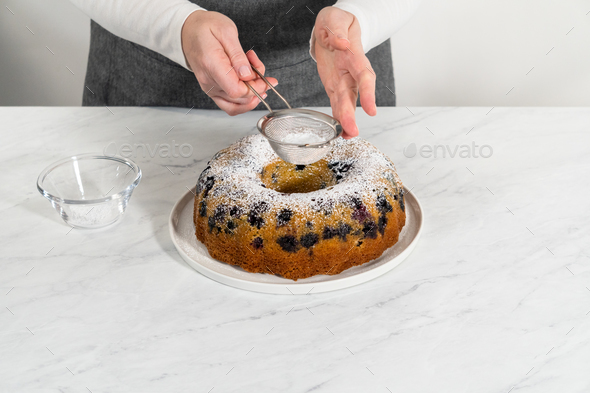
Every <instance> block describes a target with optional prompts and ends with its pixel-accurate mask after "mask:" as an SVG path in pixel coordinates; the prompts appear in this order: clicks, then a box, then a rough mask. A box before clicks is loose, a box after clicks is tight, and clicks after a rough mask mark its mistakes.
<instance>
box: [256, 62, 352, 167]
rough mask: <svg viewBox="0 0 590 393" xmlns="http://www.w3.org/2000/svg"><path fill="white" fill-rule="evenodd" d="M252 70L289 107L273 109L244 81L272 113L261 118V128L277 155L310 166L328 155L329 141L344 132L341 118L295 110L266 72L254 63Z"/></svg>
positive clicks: (259, 123) (288, 160)
mask: <svg viewBox="0 0 590 393" xmlns="http://www.w3.org/2000/svg"><path fill="white" fill-rule="evenodd" d="M252 69H253V70H254V72H256V74H258V76H260V78H262V80H264V82H265V83H266V85H267V86H268V87H269V88H270V89H271V90H272V91H274V92H275V94H276V95H278V96H279V98H280V99H281V100H283V102H284V103H285V104H286V105H287V107H288V108H289V109H283V110H280V111H273V110H272V108H271V107H270V105H268V103H267V102H266V101H264V99H263V98H262V97H261V96H260V94H258V92H257V91H256V90H255V89H254V88H252V86H251V85H250V84H249V83H248V82H246V81H244V83H245V84H246V86H248V88H249V89H250V90H251V91H252V93H254V94H255V95H256V97H258V99H259V100H260V101H261V102H262V103H263V104H264V105H265V106H266V107H267V108H268V111H269V112H270V113H269V114H268V115H266V116H264V117H262V118H261V119H260V120H258V130H259V131H260V132H261V133H262V135H264V136H265V137H266V138H267V139H268V143H270V145H271V146H272V148H273V150H274V151H275V152H276V153H277V155H278V156H279V157H281V158H282V159H283V160H285V161H287V162H290V163H292V164H297V165H307V164H311V163H314V162H316V161H318V160H320V159H321V158H322V157H323V156H325V155H326V154H328V151H329V149H328V148H329V147H330V142H332V141H333V140H334V139H336V138H338V137H339V136H340V135H341V134H342V126H341V125H340V123H339V122H338V120H336V119H334V118H333V117H331V116H328V115H326V114H325V113H322V112H317V111H312V110H309V109H292V108H291V105H289V103H288V102H287V100H285V98H284V97H283V96H282V95H281V94H280V93H279V92H278V91H277V90H276V89H275V88H274V87H273V85H271V84H270V83H269V82H268V80H266V78H265V77H264V75H262V73H261V72H260V71H258V70H257V69H256V67H254V66H252Z"/></svg>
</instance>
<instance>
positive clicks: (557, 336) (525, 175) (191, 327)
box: [0, 107, 590, 393]
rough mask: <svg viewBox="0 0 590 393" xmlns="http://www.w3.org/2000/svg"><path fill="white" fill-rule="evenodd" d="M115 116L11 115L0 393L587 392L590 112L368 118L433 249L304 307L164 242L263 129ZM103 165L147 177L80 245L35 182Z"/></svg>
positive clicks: (87, 112) (156, 112)
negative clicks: (210, 177) (51, 167)
mask: <svg viewBox="0 0 590 393" xmlns="http://www.w3.org/2000/svg"><path fill="white" fill-rule="evenodd" d="M320 109H321V110H324V111H325V110H326V108H320ZM110 110H111V111H112V113H111V112H110V111H109V110H107V109H106V108H0V115H1V118H2V122H0V138H1V142H2V143H1V145H0V151H1V153H2V154H1V155H0V164H1V169H2V170H1V171H0V183H1V184H2V187H1V188H0V195H1V198H0V215H1V216H2V224H3V225H2V226H1V228H0V234H1V244H2V252H1V253H0V392H41V391H43V392H68V393H69V392H87V391H90V392H92V393H101V392H176V391H191V392H205V393H206V392H212V393H215V392H277V391H288V392H365V391H374V392H384V393H387V391H388V390H389V391H391V392H430V391H436V392H453V393H457V392H474V391H477V392H510V391H512V392H519V393H521V392H535V393H537V392H556V391H567V392H586V391H589V390H590V377H588V364H590V333H589V332H590V313H589V312H590V289H589V288H590V250H589V248H588V247H589V246H588V244H589V242H588V240H589V239H590V224H589V221H590V204H589V203H588V195H589V194H590V185H589V184H588V182H587V179H588V177H589V176H588V175H589V174H590V173H589V172H590V134H589V133H588V130H587V125H588V124H589V123H590V109H586V108H494V109H493V110H492V111H490V108H477V107H471V108H409V109H406V108H403V107H402V108H379V111H378V115H377V116H376V117H372V118H371V117H368V116H366V115H363V114H362V113H360V112H359V113H358V121H359V126H360V127H359V128H360V130H361V135H362V137H364V138H366V139H367V140H369V141H370V142H371V143H373V144H374V145H375V146H377V147H378V148H379V149H380V150H381V151H383V152H384V153H386V154H387V155H389V156H390V157H391V158H392V160H393V161H394V162H395V164H396V167H397V170H398V172H399V174H400V177H401V179H402V181H403V182H404V184H405V185H406V186H407V187H408V188H410V189H412V191H413V192H414V193H415V194H416V196H417V197H418V198H419V199H420V201H421V203H422V205H423V207H424V210H425V218H426V219H425V228H424V233H423V235H422V238H421V240H420V243H419V244H418V246H417V248H416V249H415V251H414V252H413V254H412V255H411V256H410V257H409V258H408V259H407V260H406V261H404V262H403V263H402V264H401V265H400V266H398V267H397V268H395V269H394V270H392V271H391V272H389V273H388V274H386V275H384V276H382V277H380V278H378V279H375V280H373V281H371V282H368V283H366V284H363V285H360V286H356V287H353V288H349V289H346V290H341V291H335V292H329V293H323V294H314V293H313V291H312V292H311V293H310V294H308V295H300V296H274V295H265V294H260V293H253V292H247V291H241V290H238V289H234V288H230V287H227V286H224V285H221V284H218V283H216V282H214V281H211V280H209V279H208V278H206V277H203V276H201V275H200V274H199V273H197V272H196V271H194V270H193V269H192V268H190V267H189V266H188V265H187V264H186V263H185V262H184V261H183V260H182V259H181V258H180V256H179V255H178V254H177V252H176V250H175V248H174V246H173V244H172V242H171V239H170V237H169V235H168V224H167V220H168V215H169V213H170V210H171V209H172V206H173V205H174V203H175V202H176V201H177V200H178V199H179V198H180V197H181V196H182V195H183V194H184V193H185V192H186V189H187V187H188V188H190V187H192V186H194V184H195V182H196V180H197V177H198V175H199V173H200V172H201V171H202V170H203V168H204V167H205V165H206V162H207V160H208V159H209V158H210V157H211V156H212V155H213V154H214V153H215V152H217V151H218V150H220V149H222V148H224V147H226V146H227V145H229V144H230V143H232V142H233V141H235V140H237V139H238V138H240V137H242V136H244V135H247V134H250V133H253V132H255V124H256V120H257V119H258V118H259V117H260V116H261V115H262V112H255V113H248V114H245V115H241V116H237V117H233V118H230V117H228V116H226V115H225V114H224V113H222V112H220V111H199V110H192V111H190V112H189V113H188V114H187V113H186V112H187V110H186V109H174V108H117V107H114V108H110ZM473 144H475V145H477V146H483V145H486V146H489V147H491V149H492V150H493V153H492V154H491V155H490V156H489V157H488V158H484V157H481V156H479V157H475V156H474V154H473V152H474V148H473V146H474V145H473ZM165 145H168V148H167V149H168V150H166V147H165ZM183 145H184V147H183V148H182V149H180V147H181V146H183ZM412 145H413V146H415V149H413V148H412V147H411V146H412ZM163 146H164V147H163ZM188 146H190V149H189V147H188ZM105 149H111V151H112V149H114V150H115V151H117V152H119V153H120V152H121V151H122V152H123V153H125V154H127V153H129V154H130V155H131V158H132V159H134V160H135V161H136V162H137V164H138V165H139V166H140V167H141V169H142V171H143V173H144V177H143V180H142V182H141V184H140V185H139V187H138V188H137V189H136V191H135V192H134V194H133V197H132V199H131V202H130V204H129V207H128V210H127V213H126V215H125V216H124V218H123V219H122V220H121V221H120V222H118V223H117V224H115V225H114V226H112V227H108V228H105V229H100V230H78V229H74V230H71V228H70V227H68V226H67V225H66V224H65V223H64V222H63V221H61V219H60V218H59V217H58V215H57V214H56V213H55V211H53V210H52V208H51V206H50V204H49V202H48V201H47V200H45V199H44V198H43V197H41V195H40V194H39V193H38V192H37V190H36V187H35V182H36V178H37V175H38V174H39V173H40V172H41V170H42V169H43V168H44V167H45V166H47V165H48V164H50V163H51V162H53V161H56V160H58V159H60V158H63V157H66V156H69V155H72V154H76V153H85V152H103V151H105ZM455 149H457V151H459V152H460V151H461V149H463V151H464V154H463V155H464V157H460V156H459V154H458V153H457V154H456V155H454V156H451V155H450V153H449V152H452V151H454V150H455ZM469 149H471V150H469ZM189 150H190V154H189V153H188V152H189ZM413 151H414V154H413V155H412V152H413ZM404 152H405V154H404ZM429 152H430V153H429ZM434 152H436V155H435V154H434ZM443 153H444V155H443ZM467 153H469V156H465V155H466V154H467Z"/></svg>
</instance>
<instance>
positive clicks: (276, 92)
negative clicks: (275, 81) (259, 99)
mask: <svg viewBox="0 0 590 393" xmlns="http://www.w3.org/2000/svg"><path fill="white" fill-rule="evenodd" d="M250 67H252V69H253V70H254V72H255V73H257V74H258V76H259V77H261V78H262V80H263V81H264V82H265V83H266V84H267V85H268V87H270V88H271V89H272V91H274V92H275V94H276V95H278V96H279V98H280V99H281V100H283V102H284V103H285V104H286V105H287V107H288V108H289V109H293V108H291V105H289V103H288V102H287V100H285V97H283V96H282V95H281V93H279V92H278V91H277V90H276V89H275V88H274V87H273V85H271V84H270V82H269V81H268V80H267V79H266V78H265V77H264V75H262V73H261V72H260V71H258V70H257V69H256V67H254V66H253V65H252V64H250ZM250 89H252V88H250ZM257 95H258V94H257ZM265 104H266V102H265ZM266 107H267V108H268V109H269V110H270V108H269V107H268V105H267V106H266ZM271 112H272V110H271Z"/></svg>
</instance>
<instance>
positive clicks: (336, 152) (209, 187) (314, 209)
mask: <svg viewBox="0 0 590 393" xmlns="http://www.w3.org/2000/svg"><path fill="white" fill-rule="evenodd" d="M405 219H406V216H405V206H404V199H403V188H402V184H401V181H400V180H399V177H398V176H397V173H396V172H395V167H394V165H393V163H392V162H391V161H390V160H389V159H388V158H387V157H386V156H385V155H383V154H382V153H381V152H379V151H378V150H377V149H376V148H375V147H374V146H372V145H371V144H370V143H368V142H366V141H364V140H362V139H360V138H354V139H352V140H348V141H346V140H343V139H338V140H337V141H335V143H334V147H333V149H332V151H331V152H330V153H329V154H328V155H327V156H326V158H324V159H322V160H320V161H319V162H316V163H314V164H311V165H306V166H296V165H293V164H288V163H286V162H284V161H282V160H280V159H279V158H278V157H277V156H276V154H275V153H274V152H273V151H272V149H271V148H270V146H269V145H268V142H266V140H265V139H264V138H263V137H262V136H260V135H252V136H248V137H246V138H243V139H241V140H240V141H238V142H236V143H235V144H233V145H232V146H230V147H228V148H227V149H224V150H222V151H220V152H219V153H217V154H216V155H215V156H214V157H213V159H212V160H211V161H210V162H209V163H208V166H207V168H206V169H205V170H204V171H203V172H202V173H201V176H200V177H199V182H198V184H197V193H196V197H195V208H194V222H195V228H196V236H197V239H198V240H199V241H201V242H202V243H203V244H204V245H205V246H206V247H207V249H208V251H209V254H210V255H211V257H213V258H215V259H217V260H219V261H222V262H225V263H229V264H231V265H236V266H240V267H241V268H243V269H244V270H246V271H248V272H254V273H267V274H276V275H279V276H282V277H285V278H289V279H293V280H297V279H300V278H307V277H311V276H314V275H317V274H329V275H334V274H338V273H341V272H342V271H344V270H346V269H348V268H350V267H352V266H357V265H361V264H363V263H366V262H369V261H371V260H373V259H375V258H378V257H379V256H380V255H381V254H382V253H383V251H385V250H386V249H387V248H389V247H391V246H392V245H393V244H395V243H396V242H397V241H398V238H399V234H400V232H401V230H402V228H403V226H404V224H405Z"/></svg>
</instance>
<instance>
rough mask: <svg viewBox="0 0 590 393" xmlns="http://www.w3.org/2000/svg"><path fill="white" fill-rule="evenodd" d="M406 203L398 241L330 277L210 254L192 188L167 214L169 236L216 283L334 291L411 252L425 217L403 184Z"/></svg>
mask: <svg viewBox="0 0 590 393" xmlns="http://www.w3.org/2000/svg"><path fill="white" fill-rule="evenodd" d="M404 191H405V194H404V201H405V204H406V225H405V226H404V228H403V229H402V232H401V233H400V237H399V240H398V242H397V243H396V244H394V245H393V246H392V247H390V248H388V249H387V250H385V252H384V253H383V254H382V255H381V256H380V257H379V258H377V259H374V260H372V261H370V262H367V263H365V264H363V265H361V266H354V267H351V268H350V269H347V270H345V271H343V272H342V273H340V274H336V275H333V276H327V275H318V276H313V277H309V278H304V279H300V280H297V281H293V280H290V279H287V278H282V277H278V276H274V275H271V274H263V273H249V272H247V271H245V270H243V269H242V268H240V267H238V266H233V265H229V264H227V263H223V262H220V261H218V260H216V259H213V258H211V256H209V252H208V251H207V248H206V247H205V245H204V244H203V243H201V242H200V241H198V240H197V237H196V235H195V224H194V223H193V208H194V198H195V194H194V192H195V189H194V188H193V189H192V190H191V191H189V192H187V193H186V194H184V195H183V197H182V198H180V200H179V201H178V202H176V205H174V208H172V212H171V213H170V220H169V225H170V236H171V237H172V241H173V242H174V245H175V246H176V249H177V250H178V252H179V253H180V255H181V256H182V258H183V259H184V260H185V261H186V262H187V263H188V264H189V265H190V266H191V267H193V268H194V269H195V270H196V271H198V272H199V273H201V274H203V275H204V276H207V277H209V278H211V279H213V280H215V281H217V282H220V283H222V284H225V285H229V286H231V287H235V288H240V289H245V290H248V291H254V292H263V293H274V294H280V295H305V294H308V293H310V292H312V291H313V293H319V292H328V291H335V290H337V289H343V288H348V287H352V286H354V285H358V284H362V283H364V282H367V281H370V280H372V279H374V278H376V277H379V276H381V275H383V274H385V273H387V272H388V271H390V270H391V269H393V268H394V267H396V266H397V265H399V264H400V263H401V262H402V261H403V260H404V259H406V258H407V257H408V255H410V253H411V252H412V250H413V249H414V247H416V243H417V242H418V238H419V237H420V233H421V232H422V227H423V220H424V216H423V214H422V207H421V206H420V202H418V199H416V196H414V194H412V193H411V192H410V191H408V190H407V189H406V188H405V187H404Z"/></svg>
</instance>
